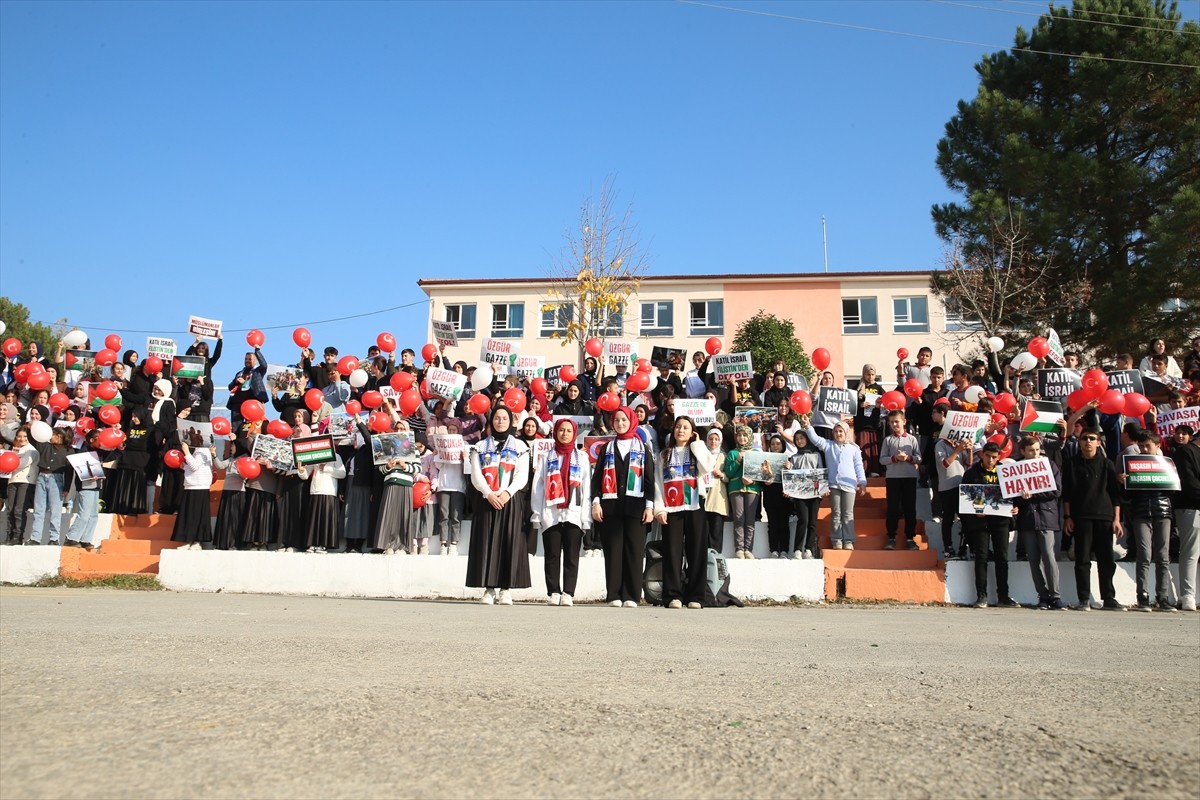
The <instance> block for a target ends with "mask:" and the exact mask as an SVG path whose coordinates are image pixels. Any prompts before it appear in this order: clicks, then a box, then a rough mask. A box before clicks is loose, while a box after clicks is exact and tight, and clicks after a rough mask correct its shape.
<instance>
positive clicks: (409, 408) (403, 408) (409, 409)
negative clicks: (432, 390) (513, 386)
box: [400, 389, 512, 417]
mask: <svg viewBox="0 0 1200 800" xmlns="http://www.w3.org/2000/svg"><path fill="white" fill-rule="evenodd" d="M509 391H512V390H509ZM420 407H421V393H420V392H419V391H417V390H416V389H405V390H404V391H403V392H401V393H400V413H401V414H403V415H404V416H406V417H411V416H412V415H413V414H415V413H417V409H418V408H420Z"/></svg>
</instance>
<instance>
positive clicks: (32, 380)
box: [25, 369, 50, 391]
mask: <svg viewBox="0 0 1200 800" xmlns="http://www.w3.org/2000/svg"><path fill="white" fill-rule="evenodd" d="M25 383H27V384H28V385H29V388H30V389H34V390H38V391H40V390H42V389H45V388H46V387H47V386H49V385H50V373H49V372H46V370H44V369H39V370H37V371H36V372H35V371H34V370H32V369H31V370H29V373H28V374H27V375H26V376H25Z"/></svg>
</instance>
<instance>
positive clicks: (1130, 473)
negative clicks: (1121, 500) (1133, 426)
mask: <svg viewBox="0 0 1200 800" xmlns="http://www.w3.org/2000/svg"><path fill="white" fill-rule="evenodd" d="M1121 458H1122V460H1123V462H1124V463H1123V465H1122V467H1121V471H1122V472H1123V473H1124V474H1125V488H1126V489H1129V490H1130V491H1134V490H1141V489H1158V490H1159V491H1163V492H1178V491H1179V471H1178V470H1176V469H1175V462H1174V461H1172V460H1171V459H1169V458H1167V457H1166V456H1150V455H1141V454H1140V453H1139V454H1138V455H1124V456H1121Z"/></svg>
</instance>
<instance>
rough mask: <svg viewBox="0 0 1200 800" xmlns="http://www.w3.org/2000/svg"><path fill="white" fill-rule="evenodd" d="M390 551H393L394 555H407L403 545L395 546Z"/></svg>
mask: <svg viewBox="0 0 1200 800" xmlns="http://www.w3.org/2000/svg"><path fill="white" fill-rule="evenodd" d="M392 552H393V553H395V554H396V555H398V556H406V555H408V551H407V550H405V549H404V548H403V547H397V548H396V549H395V550H393V551H392Z"/></svg>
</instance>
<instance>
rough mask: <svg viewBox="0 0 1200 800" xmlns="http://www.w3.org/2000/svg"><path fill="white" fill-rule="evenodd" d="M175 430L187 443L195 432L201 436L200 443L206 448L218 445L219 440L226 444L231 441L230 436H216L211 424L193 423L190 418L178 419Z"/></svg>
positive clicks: (176, 419)
mask: <svg viewBox="0 0 1200 800" xmlns="http://www.w3.org/2000/svg"><path fill="white" fill-rule="evenodd" d="M175 429H176V430H178V431H179V438H180V440H181V441H185V442H186V441H187V439H188V437H189V436H190V435H191V433H192V431H195V432H196V433H198V434H200V441H201V442H202V443H203V444H204V446H205V447H208V446H210V445H213V444H216V442H217V441H218V440H220V441H222V442H224V441H226V440H228V439H229V436H216V435H215V434H214V433H213V429H212V423H211V422H193V421H192V420H191V419H190V418H188V417H176V418H175ZM218 452H219V451H218Z"/></svg>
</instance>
